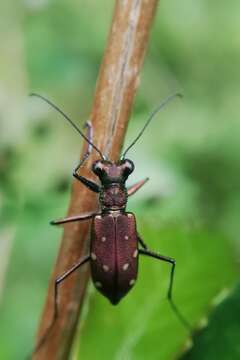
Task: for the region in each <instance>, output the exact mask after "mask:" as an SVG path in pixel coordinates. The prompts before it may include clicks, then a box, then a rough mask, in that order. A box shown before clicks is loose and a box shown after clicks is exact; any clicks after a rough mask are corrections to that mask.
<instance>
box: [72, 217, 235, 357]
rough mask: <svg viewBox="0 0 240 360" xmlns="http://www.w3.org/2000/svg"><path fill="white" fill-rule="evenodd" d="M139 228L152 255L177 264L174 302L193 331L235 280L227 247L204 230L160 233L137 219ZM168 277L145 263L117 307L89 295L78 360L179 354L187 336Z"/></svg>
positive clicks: (160, 266) (159, 266)
mask: <svg viewBox="0 0 240 360" xmlns="http://www.w3.org/2000/svg"><path fill="white" fill-rule="evenodd" d="M147 220H148V219H147ZM139 224H141V227H142V229H141V233H142V235H143V238H144V239H145V241H146V243H147V244H148V246H149V247H150V248H151V249H154V250H157V251H158V252H159V253H161V254H164V255H169V256H172V257H175V258H176V260H177V266H176V278H175V284H174V298H175V302H176V304H177V305H178V306H179V308H180V310H181V311H182V313H183V314H184V316H185V317H186V318H187V319H188V321H189V322H190V323H191V324H192V326H195V325H196V324H197V323H198V321H199V320H200V318H201V317H202V316H203V315H204V314H206V312H207V309H208V305H209V303H210V301H211V299H212V298H213V297H214V296H215V295H216V294H217V293H218V292H219V291H220V290H221V289H222V288H223V287H226V286H230V285H231V284H232V283H233V280H234V278H236V272H235V269H234V267H233V260H232V258H233V254H232V250H231V247H230V245H229V244H228V241H227V240H226V239H225V238H223V237H222V236H220V235H217V234H215V233H210V232H206V231H203V230H191V231H189V230H186V229H184V228H180V227H176V228H173V227H164V228H161V227H160V226H159V224H158V219H157V218H155V219H153V220H152V222H150V223H149V221H148V222H146V220H145V221H144V219H141V220H140V219H139ZM221 269H224V271H221ZM169 273H170V268H169V265H168V264H166V263H162V262H159V261H157V260H154V259H150V258H144V259H143V258H141V259H140V266H139V278H138V282H137V284H136V286H135V287H134V288H133V290H132V292H131V293H130V294H128V296H127V297H126V298H125V299H123V300H122V302H121V303H120V304H119V305H118V306H116V307H115V306H112V305H110V303H109V302H108V301H107V300H106V299H105V298H103V297H102V296H101V295H100V294H98V293H97V292H95V291H94V293H92V294H90V299H89V302H88V305H87V306H86V309H85V316H84V318H83V319H82V321H81V323H80V337H79V343H77V344H76V348H78V350H76V352H78V356H77V358H78V359H91V360H95V359H99V356H100V357H101V358H102V359H116V360H120V359H124V360H125V359H137V360H141V359H146V357H147V358H149V359H151V360H152V359H157V360H161V359H162V360H166V359H172V358H173V357H175V356H176V354H178V353H179V352H181V349H182V348H183V346H184V344H185V342H186V340H187V339H188V332H187V331H186V329H185V328H184V327H183V325H182V324H181V323H180V322H179V320H178V319H177V318H176V316H175V314H174V313H173V312H172V310H171V308H170V306H169V303H168V302H167V300H166V293H167V288H168V284H169Z"/></svg>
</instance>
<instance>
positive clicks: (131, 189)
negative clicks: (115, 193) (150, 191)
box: [127, 178, 149, 196]
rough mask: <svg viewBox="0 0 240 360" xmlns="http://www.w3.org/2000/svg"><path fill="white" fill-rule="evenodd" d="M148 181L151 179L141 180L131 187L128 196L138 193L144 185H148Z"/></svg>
mask: <svg viewBox="0 0 240 360" xmlns="http://www.w3.org/2000/svg"><path fill="white" fill-rule="evenodd" d="M148 180H149V178H146V179H143V180H140V181H138V182H137V183H136V184H133V185H132V186H130V187H129V188H128V189H127V192H128V196H131V195H133V194H135V192H137V191H138V190H139V189H140V188H141V187H142V186H143V185H144V184H146V182H147V181H148Z"/></svg>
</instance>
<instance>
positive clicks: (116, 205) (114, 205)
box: [99, 183, 127, 210]
mask: <svg viewBox="0 0 240 360" xmlns="http://www.w3.org/2000/svg"><path fill="white" fill-rule="evenodd" d="M99 200H100V204H101V207H102V210H123V209H125V207H126V204H127V190H126V188H125V186H122V185H121V184H118V183H115V184H114V183H113V184H111V185H109V186H107V187H103V188H102V191H101V193H100V199H99Z"/></svg>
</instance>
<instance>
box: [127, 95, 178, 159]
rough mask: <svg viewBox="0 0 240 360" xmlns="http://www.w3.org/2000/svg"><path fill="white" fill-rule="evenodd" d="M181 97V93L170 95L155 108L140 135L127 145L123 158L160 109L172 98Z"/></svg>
mask: <svg viewBox="0 0 240 360" xmlns="http://www.w3.org/2000/svg"><path fill="white" fill-rule="evenodd" d="M176 97H179V98H182V97H183V95H182V94H180V93H176V94H173V95H170V96H169V97H168V98H167V99H165V100H164V101H163V102H162V103H161V104H160V105H158V106H157V107H156V109H155V110H153V112H152V113H151V114H150V116H149V118H148V119H147V121H146V124H145V125H144V127H143V128H142V130H141V131H140V133H139V134H138V136H137V137H136V138H135V140H134V141H133V142H132V143H131V144H130V145H129V146H128V147H127V149H126V150H125V151H124V153H123V155H122V159H124V158H125V156H126V154H127V152H128V151H129V150H130V149H131V147H132V146H133V145H135V144H136V142H137V141H138V139H139V138H140V137H141V136H142V134H143V133H144V131H145V129H146V127H147V126H148V125H149V123H150V122H151V120H152V119H153V117H154V116H155V115H156V114H157V113H158V112H159V111H160V110H162V108H163V107H164V106H165V105H167V104H168V103H169V102H170V101H171V100H173V99H174V98H176Z"/></svg>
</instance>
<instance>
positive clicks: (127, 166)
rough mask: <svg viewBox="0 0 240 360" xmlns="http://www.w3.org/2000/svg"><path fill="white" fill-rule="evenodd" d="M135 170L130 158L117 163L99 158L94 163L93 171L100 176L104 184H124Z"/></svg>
mask: <svg viewBox="0 0 240 360" xmlns="http://www.w3.org/2000/svg"><path fill="white" fill-rule="evenodd" d="M133 170H134V164H133V162H132V161H131V160H129V159H124V160H120V161H118V162H116V163H114V162H111V161H108V160H97V161H95V162H94V163H93V165H92V171H93V172H94V174H96V175H97V176H98V177H99V179H100V181H101V183H102V184H103V185H105V184H106V185H108V184H112V183H123V184H124V183H125V181H126V180H127V178H128V176H129V175H130V174H131V173H132V172H133Z"/></svg>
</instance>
